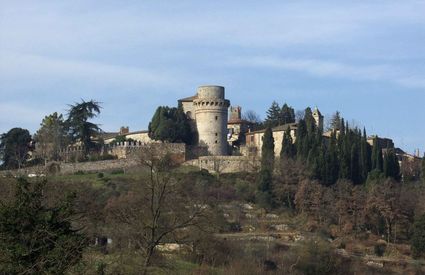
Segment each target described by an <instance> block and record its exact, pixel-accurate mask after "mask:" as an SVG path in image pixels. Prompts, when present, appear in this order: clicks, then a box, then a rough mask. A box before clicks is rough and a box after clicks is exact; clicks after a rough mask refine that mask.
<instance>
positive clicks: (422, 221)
mask: <svg viewBox="0 0 425 275" xmlns="http://www.w3.org/2000/svg"><path fill="white" fill-rule="evenodd" d="M411 245H412V254H413V257H414V258H419V257H420V256H422V255H423V254H424V252H425V214H424V215H422V216H421V217H419V218H418V219H417V220H416V221H415V223H414V225H413V235H412V239H411Z"/></svg>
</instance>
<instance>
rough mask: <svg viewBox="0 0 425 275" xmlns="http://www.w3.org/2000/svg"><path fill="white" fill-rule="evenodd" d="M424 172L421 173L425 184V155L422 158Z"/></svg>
mask: <svg viewBox="0 0 425 275" xmlns="http://www.w3.org/2000/svg"><path fill="white" fill-rule="evenodd" d="M421 166H422V169H421V170H422V171H421V175H422V180H423V181H424V182H425V155H424V156H423V157H422V165H421Z"/></svg>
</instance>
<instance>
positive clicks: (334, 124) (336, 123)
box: [329, 111, 341, 130]
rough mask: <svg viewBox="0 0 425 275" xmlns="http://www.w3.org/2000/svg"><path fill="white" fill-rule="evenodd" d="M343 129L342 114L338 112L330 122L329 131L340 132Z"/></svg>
mask: <svg viewBox="0 0 425 275" xmlns="http://www.w3.org/2000/svg"><path fill="white" fill-rule="evenodd" d="M340 129H341V114H340V112H338V111H336V112H335V114H333V115H332V118H331V122H330V129H329V130H340Z"/></svg>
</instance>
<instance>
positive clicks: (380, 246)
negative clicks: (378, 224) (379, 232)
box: [374, 242, 387, 257]
mask: <svg viewBox="0 0 425 275" xmlns="http://www.w3.org/2000/svg"><path fill="white" fill-rule="evenodd" d="M386 248H387V244H386V243H385V242H378V243H377V244H375V246H374V252H375V255H376V256H378V257H382V256H384V253H385V249H386Z"/></svg>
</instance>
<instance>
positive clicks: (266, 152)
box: [261, 127, 274, 172]
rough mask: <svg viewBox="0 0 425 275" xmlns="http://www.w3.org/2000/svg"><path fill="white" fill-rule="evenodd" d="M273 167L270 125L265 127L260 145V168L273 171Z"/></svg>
mask: <svg viewBox="0 0 425 275" xmlns="http://www.w3.org/2000/svg"><path fill="white" fill-rule="evenodd" d="M273 167H274V138H273V132H272V129H271V128H270V127H267V128H266V131H265V132H264V136H263V145H262V146H261V169H262V170H264V169H269V170H271V171H272V172H273Z"/></svg>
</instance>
